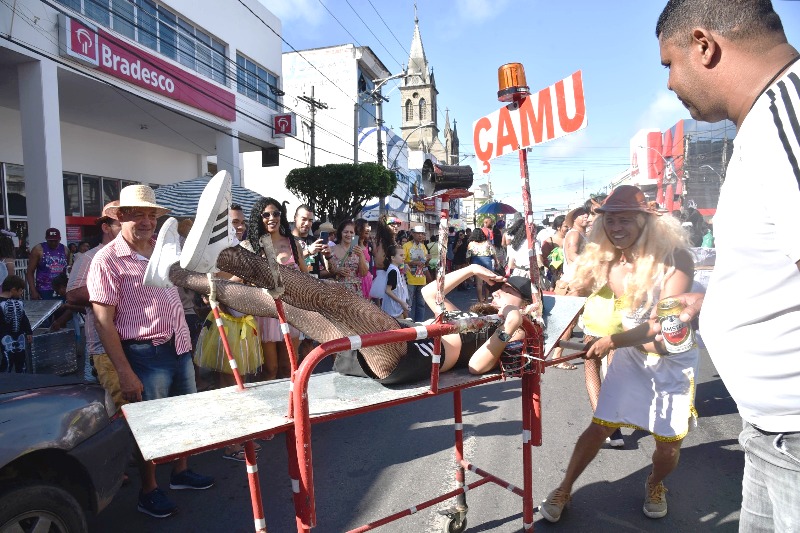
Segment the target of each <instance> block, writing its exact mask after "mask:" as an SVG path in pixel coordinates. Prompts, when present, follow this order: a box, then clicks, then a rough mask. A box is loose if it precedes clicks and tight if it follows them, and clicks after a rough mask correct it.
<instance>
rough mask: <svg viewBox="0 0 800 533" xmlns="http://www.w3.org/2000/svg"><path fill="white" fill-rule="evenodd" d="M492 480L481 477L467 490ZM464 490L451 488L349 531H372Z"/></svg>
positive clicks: (468, 486) (360, 532)
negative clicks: (434, 496)
mask: <svg viewBox="0 0 800 533" xmlns="http://www.w3.org/2000/svg"><path fill="white" fill-rule="evenodd" d="M491 482H492V480H491V479H489V478H481V479H478V480H476V481H473V482H472V483H470V484H469V485H467V487H466V490H472V489H474V488H477V487H480V486H481V485H485V484H486V483H491ZM463 492H464V487H460V488H458V489H456V490H451V491H450V492H448V493H446V494H442V495H441V496H437V497H436V498H433V499H432V500H428V501H425V502H422V503H420V504H418V505H415V506H413V507H410V508H408V509H405V510H404V511H400V512H398V513H394V514H391V515H389V516H387V517H386V518H381V519H380V520H376V521H374V522H370V523H369V524H365V525H363V526H361V527H357V528H356V529H351V530H350V531H348V532H347V533H362V532H363V531H370V530H371V529H376V528H378V527H380V526H384V525H386V524H388V523H390V522H394V521H395V520H399V519H400V518H404V517H406V516H411V515H412V514H415V513H417V512H418V511H421V510H422V509H427V508H428V507H431V506H432V505H436V504H437V503H441V502H443V501H445V500H449V499H450V498H452V497H453V496H456V495H457V494H459V493H463Z"/></svg>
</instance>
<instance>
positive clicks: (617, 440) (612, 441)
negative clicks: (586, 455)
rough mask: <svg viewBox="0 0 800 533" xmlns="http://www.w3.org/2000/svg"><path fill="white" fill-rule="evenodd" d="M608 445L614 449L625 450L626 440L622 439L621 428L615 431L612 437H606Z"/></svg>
mask: <svg viewBox="0 0 800 533" xmlns="http://www.w3.org/2000/svg"><path fill="white" fill-rule="evenodd" d="M606 444H608V445H609V446H611V447H612V448H624V447H625V440H624V439H623V438H622V430H621V429H620V428H617V429H615V430H614V433H612V434H611V436H610V437H606Z"/></svg>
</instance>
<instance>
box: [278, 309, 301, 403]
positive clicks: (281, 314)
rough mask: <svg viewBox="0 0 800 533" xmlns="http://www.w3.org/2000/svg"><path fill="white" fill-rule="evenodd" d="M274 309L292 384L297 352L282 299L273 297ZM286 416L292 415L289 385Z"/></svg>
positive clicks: (290, 388)
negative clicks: (278, 322)
mask: <svg viewBox="0 0 800 533" xmlns="http://www.w3.org/2000/svg"><path fill="white" fill-rule="evenodd" d="M275 310H276V311H277V312H278V313H277V314H278V319H279V320H280V323H281V333H283V343H284V344H285V345H286V351H287V352H288V353H289V364H290V366H291V370H290V372H289V382H290V383H292V384H294V373H295V371H296V370H297V353H296V352H295V351H294V344H292V337H291V336H290V335H289V323H288V322H287V321H286V312H285V311H284V309H283V300H281V299H280V298H275ZM286 416H287V418H291V417H292V387H291V386H290V387H289V409H288V411H287V412H286Z"/></svg>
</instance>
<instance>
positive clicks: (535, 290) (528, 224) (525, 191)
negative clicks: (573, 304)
mask: <svg viewBox="0 0 800 533" xmlns="http://www.w3.org/2000/svg"><path fill="white" fill-rule="evenodd" d="M521 100H522V99H521V98H517V99H516V100H515V101H516V103H517V105H520V103H521ZM518 152H519V175H520V179H521V181H522V205H523V209H524V210H525V234H526V236H527V238H528V272H529V273H530V276H531V285H532V291H531V293H532V294H533V303H534V304H538V307H537V308H536V316H537V317H538V318H539V319H541V318H542V310H543V306H542V298H541V296H540V295H539V287H540V286H541V284H540V283H539V265H538V264H537V262H536V252H535V249H536V246H535V244H536V234H535V233H534V230H533V228H534V225H533V205H532V203H531V188H530V179H529V177H528V152H527V150H526V149H525V148H522V149H521V150H518Z"/></svg>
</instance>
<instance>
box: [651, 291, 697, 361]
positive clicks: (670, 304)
mask: <svg viewBox="0 0 800 533" xmlns="http://www.w3.org/2000/svg"><path fill="white" fill-rule="evenodd" d="M681 311H683V304H682V303H681V302H680V300H678V299H677V298H664V299H663V300H661V301H660V302H658V307H657V310H656V313H657V315H658V320H659V322H661V334H662V335H663V336H664V346H665V347H666V348H667V351H668V352H669V353H683V352H688V351H689V350H691V349H692V348H694V347H695V345H696V343H695V341H694V331H693V330H692V325H691V324H687V323H686V322H681V319H680V318H678V317H679V316H680V314H681Z"/></svg>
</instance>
